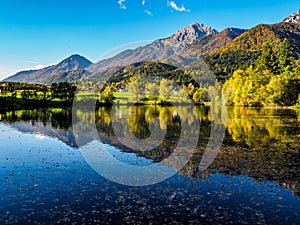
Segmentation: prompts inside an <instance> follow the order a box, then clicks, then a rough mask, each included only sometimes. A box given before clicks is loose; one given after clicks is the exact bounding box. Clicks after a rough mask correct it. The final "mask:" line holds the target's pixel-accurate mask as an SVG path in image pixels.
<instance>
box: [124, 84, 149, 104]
mask: <svg viewBox="0 0 300 225" xmlns="http://www.w3.org/2000/svg"><path fill="white" fill-rule="evenodd" d="M127 90H128V91H129V92H130V93H131V94H132V98H133V101H135V102H137V103H139V102H140V101H141V99H142V98H143V96H144V91H145V86H144V83H142V82H141V80H140V79H138V80H133V79H131V82H130V83H129V84H128V86H127Z"/></svg>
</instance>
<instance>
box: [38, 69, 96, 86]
mask: <svg viewBox="0 0 300 225" xmlns="http://www.w3.org/2000/svg"><path fill="white" fill-rule="evenodd" d="M90 74H91V73H90V72H89V71H86V70H72V71H68V72H62V73H58V74H56V75H54V76H51V77H50V78H49V79H47V80H45V81H43V83H44V84H46V85H51V84H52V83H60V82H76V81H79V80H81V79H83V78H84V77H85V76H88V75H90Z"/></svg>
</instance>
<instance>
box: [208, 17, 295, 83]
mask: <svg viewBox="0 0 300 225" xmlns="http://www.w3.org/2000/svg"><path fill="white" fill-rule="evenodd" d="M285 38H287V39H288V41H289V42H290V44H291V46H292V47H293V53H294V57H295V58H299V55H300V24H295V23H286V22H281V23H277V24H271V25H267V24H260V25H257V26H256V27H254V28H252V29H250V30H248V31H246V32H244V33H243V34H242V35H240V36H239V37H237V38H236V39H234V40H233V41H231V42H230V43H229V44H227V45H226V46H224V47H222V48H220V49H217V50H215V51H214V52H212V53H211V54H209V56H207V57H205V61H206V62H207V63H208V64H209V66H210V67H211V69H212V70H213V72H214V73H215V75H216V76H217V77H218V78H219V79H220V80H225V79H227V78H228V76H229V75H230V74H232V73H233V71H234V70H236V69H238V68H239V67H241V66H243V65H247V64H250V63H253V62H254V61H255V60H256V59H257V58H258V57H259V55H260V54H261V52H262V48H263V46H264V44H265V43H266V42H269V43H270V44H271V45H272V46H273V50H274V51H275V52H276V51H277V50H278V48H279V46H280V44H281V43H282V41H283V40H284V39H285Z"/></svg>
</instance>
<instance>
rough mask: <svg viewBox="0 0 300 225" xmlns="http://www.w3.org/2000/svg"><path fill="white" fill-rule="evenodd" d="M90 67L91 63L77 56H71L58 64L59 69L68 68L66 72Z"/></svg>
mask: <svg viewBox="0 0 300 225" xmlns="http://www.w3.org/2000/svg"><path fill="white" fill-rule="evenodd" d="M90 65H92V62H91V61H89V60H88V59H86V58H85V57H83V56H81V55H78V54H74V55H71V56H70V57H68V58H66V59H64V60H63V61H61V62H60V63H59V64H58V66H59V67H63V68H65V67H69V68H68V70H76V69H83V68H86V67H89V66H90Z"/></svg>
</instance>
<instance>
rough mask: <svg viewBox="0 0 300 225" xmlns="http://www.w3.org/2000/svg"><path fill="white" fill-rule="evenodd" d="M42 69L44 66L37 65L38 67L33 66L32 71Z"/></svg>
mask: <svg viewBox="0 0 300 225" xmlns="http://www.w3.org/2000/svg"><path fill="white" fill-rule="evenodd" d="M44 67H45V66H44V65H42V64H38V65H36V66H34V67H33V69H34V70H39V69H42V68H44Z"/></svg>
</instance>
